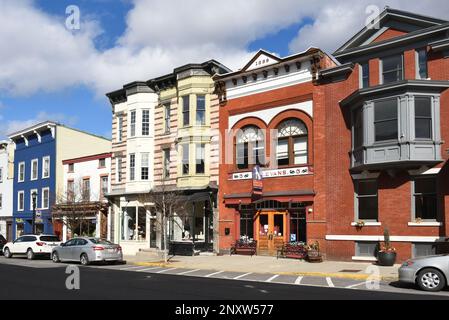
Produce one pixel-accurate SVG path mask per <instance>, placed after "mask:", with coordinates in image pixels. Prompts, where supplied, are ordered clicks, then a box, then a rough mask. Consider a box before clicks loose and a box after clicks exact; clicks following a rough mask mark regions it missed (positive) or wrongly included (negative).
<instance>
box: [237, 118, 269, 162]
mask: <svg viewBox="0 0 449 320" xmlns="http://www.w3.org/2000/svg"><path fill="white" fill-rule="evenodd" d="M236 142H237V143H236V163H237V168H238V169H248V168H249V166H250V165H261V164H264V163H265V139H264V135H263V132H262V130H261V129H259V128H258V127H256V126H247V127H245V128H243V129H241V130H239V131H238V132H237V141H236Z"/></svg>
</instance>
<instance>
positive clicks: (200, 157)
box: [195, 143, 206, 174]
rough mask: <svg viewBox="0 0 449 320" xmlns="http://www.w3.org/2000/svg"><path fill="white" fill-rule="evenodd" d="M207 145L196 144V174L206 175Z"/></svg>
mask: <svg viewBox="0 0 449 320" xmlns="http://www.w3.org/2000/svg"><path fill="white" fill-rule="evenodd" d="M205 149H206V145H205V144H204V143H198V144H196V168H195V169H196V173H197V174H204V172H205V168H204V162H205V161H206V154H205Z"/></svg>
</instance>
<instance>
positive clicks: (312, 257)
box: [307, 249, 323, 262]
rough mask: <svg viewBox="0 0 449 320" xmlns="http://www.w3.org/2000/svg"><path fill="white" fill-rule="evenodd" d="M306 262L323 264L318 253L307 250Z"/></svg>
mask: <svg viewBox="0 0 449 320" xmlns="http://www.w3.org/2000/svg"><path fill="white" fill-rule="evenodd" d="M307 260H308V261H309V262H323V257H322V256H321V253H320V252H319V251H317V250H310V249H309V250H308V251H307Z"/></svg>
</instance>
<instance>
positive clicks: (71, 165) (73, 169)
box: [69, 163, 75, 173]
mask: <svg viewBox="0 0 449 320" xmlns="http://www.w3.org/2000/svg"><path fill="white" fill-rule="evenodd" d="M69 172H70V173H73V172H75V164H74V163H69Z"/></svg>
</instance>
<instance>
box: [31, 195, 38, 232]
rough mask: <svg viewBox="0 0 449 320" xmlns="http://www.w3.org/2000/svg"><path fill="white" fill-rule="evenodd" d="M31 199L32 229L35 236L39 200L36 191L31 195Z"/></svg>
mask: <svg viewBox="0 0 449 320" xmlns="http://www.w3.org/2000/svg"><path fill="white" fill-rule="evenodd" d="M31 198H32V201H33V220H32V224H31V228H32V231H33V234H36V199H37V193H36V191H34V192H33V193H32V194H31Z"/></svg>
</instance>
